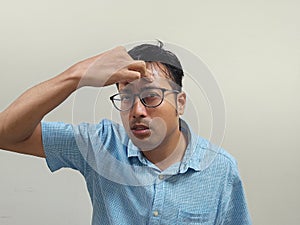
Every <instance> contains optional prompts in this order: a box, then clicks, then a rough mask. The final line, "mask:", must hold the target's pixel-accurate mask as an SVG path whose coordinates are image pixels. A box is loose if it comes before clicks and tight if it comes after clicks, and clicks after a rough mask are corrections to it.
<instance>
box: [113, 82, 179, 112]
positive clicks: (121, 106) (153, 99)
mask: <svg viewBox="0 0 300 225" xmlns="http://www.w3.org/2000/svg"><path fill="white" fill-rule="evenodd" d="M166 91H170V92H172V93H175V94H179V93H180V92H179V91H177V90H168V89H165V88H146V89H143V90H142V91H141V92H140V93H138V94H132V93H126V92H124V93H117V94H115V95H113V96H110V98H109V99H110V100H111V101H112V103H113V105H114V106H115V108H116V109H117V110H119V111H127V110H130V109H131V108H132V107H133V105H134V102H135V97H136V96H137V97H138V98H139V99H140V101H141V102H142V104H143V105H144V106H145V107H148V108H155V107H157V106H159V105H160V104H161V103H162V102H163V100H164V98H165V92H166Z"/></svg>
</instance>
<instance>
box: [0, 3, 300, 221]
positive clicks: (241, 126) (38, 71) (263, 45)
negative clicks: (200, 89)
mask: <svg viewBox="0 0 300 225" xmlns="http://www.w3.org/2000/svg"><path fill="white" fill-rule="evenodd" d="M299 8H300V2H299V1H296V0H295V1H293V0H287V1H284V0H274V1H271V0H268V1H243V2H241V1H233V0H229V1H158V0H152V1H137V0H134V1H100V0H97V1H74V0H72V1H71V0H65V1H58V0H52V1H50V0H39V1H37V0H28V1H5V2H4V1H2V2H1V7H0V28H1V31H0V32H1V35H0V60H1V64H0V65H1V67H0V74H1V75H0V83H1V98H0V110H3V109H4V108H5V107H6V106H8V105H9V103H10V102H12V101H13V100H14V99H15V98H16V97H17V96H18V95H20V94H21V93H22V92H23V91H25V90H26V89H27V88H28V87H31V86H33V85H34V84H36V83H38V82H41V81H43V80H46V79H49V78H50V77H52V76H54V75H56V74H58V73H60V72H61V71H63V70H64V69H66V68H67V67H69V66H71V65H72V64H73V63H75V62H77V61H79V60H81V59H84V58H87V57H89V56H92V55H95V54H97V53H99V52H102V51H104V50H107V49H109V48H112V47H114V46H116V45H120V44H126V43H130V42H135V41H141V40H153V39H156V38H158V39H161V40H163V41H166V42H170V43H174V44H177V45H180V46H182V47H184V48H186V49H189V50H190V51H192V52H193V53H194V54H196V55H198V56H199V57H200V58H201V59H202V61H204V62H205V63H206V64H207V65H208V66H209V68H210V70H211V71H212V73H213V74H214V76H215V79H216V80H217V82H218V85H219V87H220V89H221V90H222V93H223V96H224V99H225V104H226V132H225V138H224V141H223V143H222V146H223V147H224V148H226V149H227V150H228V151H229V152H230V153H231V154H232V155H234V156H235V158H236V159H237V160H238V162H239V168H240V172H241V176H242V178H243V181H244V186H245V190H246V195H247V199H248V203H249V208H250V212H251V215H252V219H253V223H254V224H258V225H282V224H288V225H296V224H299V220H300V214H299V209H300V207H299V205H298V202H299V201H300V192H299V190H300V174H299V169H300V168H299V157H300V154H299V138H297V137H298V136H299V125H300V120H299V118H298V115H299V111H300V103H299V94H300V91H299V88H298V86H299V84H300V64H299V59H300V40H299V38H300V28H299V27H300V14H299ZM186 82H187V81H186ZM187 86H188V85H187ZM188 87H189V86H188ZM189 89H190V90H189ZM189 89H188V88H186V91H187V92H189V91H191V92H192V91H194V90H192V87H190V88H189ZM106 91H108V92H109V90H106V89H105V90H104V91H103V92H101V93H100V95H99V96H100V100H102V99H104V98H107V96H108V95H107V94H106ZM102 97H103V98H102ZM73 101H74V96H71V97H70V98H69V99H68V100H67V101H66V102H65V103H64V104H63V105H62V106H61V107H59V108H58V109H56V110H55V111H53V113H51V114H50V115H48V116H47V118H46V119H47V120H54V121H65V122H72V103H73ZM98 102H99V101H98V100H97V104H95V105H97V111H98V105H101V104H98ZM103 104H104V103H103ZM105 104H106V103H105ZM107 104H109V103H108V102H107ZM193 104H194V105H195V106H196V107H199V108H201V107H200V106H198V105H197V104H196V103H195V102H193ZM203 108H204V109H205V107H203ZM106 109H107V108H106ZM199 110H201V109H199ZM99 111H100V112H99V113H97V116H98V117H102V116H105V113H106V114H107V115H108V116H110V117H112V118H114V116H112V112H111V107H110V106H109V107H108V109H107V110H106V111H105V110H103V109H102V110H101V108H100V109H99ZM101 113H103V115H102V114H101ZM206 116H207V117H206ZM200 117H201V121H202V123H200V124H201V127H203V129H200V130H199V133H200V134H201V135H203V136H205V137H207V136H209V126H210V125H211V123H210V122H209V121H211V118H210V115H209V112H208V110H203V112H202V114H201V113H200ZM73 118H74V117H73ZM94 119H95V120H97V119H98V118H94ZM0 179H1V181H0V224H1V225H2V224H3V225H17V224H22V225H27V224H28V225H29V224H44V225H50V224H62V225H67V224H74V225H82V224H89V223H90V218H91V206H90V200H89V197H88V194H87V189H86V187H85V183H84V180H83V178H82V177H81V176H80V175H79V174H78V173H77V172H74V171H71V170H61V171H60V172H56V173H54V174H51V173H50V172H49V170H48V169H47V166H46V164H45V161H44V160H43V159H38V158H35V157H30V156H23V155H17V154H14V153H8V152H4V151H1V152H0Z"/></svg>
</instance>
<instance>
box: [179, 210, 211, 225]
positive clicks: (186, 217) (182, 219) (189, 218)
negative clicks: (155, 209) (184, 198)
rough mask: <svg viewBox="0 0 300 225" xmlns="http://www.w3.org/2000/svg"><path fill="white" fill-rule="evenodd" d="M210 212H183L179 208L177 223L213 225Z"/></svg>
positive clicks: (180, 224) (183, 224)
mask: <svg viewBox="0 0 300 225" xmlns="http://www.w3.org/2000/svg"><path fill="white" fill-rule="evenodd" d="M211 217H212V216H211V214H210V213H207V212H199V213H198V212H197V213H194V212H193V213H191V212H185V211H183V210H179V212H178V217H177V225H187V224H189V225H210V224H211V225H213V224H214V219H213V218H211Z"/></svg>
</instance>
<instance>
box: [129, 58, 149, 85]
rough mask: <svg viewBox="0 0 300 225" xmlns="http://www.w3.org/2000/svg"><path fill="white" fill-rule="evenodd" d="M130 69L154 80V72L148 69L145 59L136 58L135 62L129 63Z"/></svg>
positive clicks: (142, 76) (147, 78)
mask: <svg viewBox="0 0 300 225" xmlns="http://www.w3.org/2000/svg"><path fill="white" fill-rule="evenodd" d="M127 68H128V69H129V70H134V71H138V72H140V74H141V78H145V79H146V80H148V81H150V82H152V81H153V74H152V72H151V70H148V69H147V67H146V63H145V62H144V61H140V60H135V61H134V62H133V63H131V64H130V65H128V67H127Z"/></svg>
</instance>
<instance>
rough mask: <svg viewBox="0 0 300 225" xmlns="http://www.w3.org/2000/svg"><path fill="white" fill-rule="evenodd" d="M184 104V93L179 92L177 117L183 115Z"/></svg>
mask: <svg viewBox="0 0 300 225" xmlns="http://www.w3.org/2000/svg"><path fill="white" fill-rule="evenodd" d="M185 103H186V94H185V92H180V93H179V94H178V95H177V111H178V114H179V115H183V113H184V109H185Z"/></svg>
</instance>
